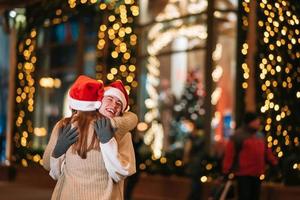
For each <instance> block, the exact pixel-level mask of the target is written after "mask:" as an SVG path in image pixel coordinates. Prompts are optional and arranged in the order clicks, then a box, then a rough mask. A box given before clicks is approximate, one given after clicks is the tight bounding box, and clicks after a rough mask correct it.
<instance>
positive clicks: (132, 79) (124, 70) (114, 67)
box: [96, 0, 139, 104]
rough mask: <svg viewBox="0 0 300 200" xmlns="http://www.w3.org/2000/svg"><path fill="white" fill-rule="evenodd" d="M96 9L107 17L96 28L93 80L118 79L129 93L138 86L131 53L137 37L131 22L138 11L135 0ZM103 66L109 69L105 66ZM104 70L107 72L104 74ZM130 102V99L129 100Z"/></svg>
mask: <svg viewBox="0 0 300 200" xmlns="http://www.w3.org/2000/svg"><path fill="white" fill-rule="evenodd" d="M99 9H100V10H101V11H106V13H107V15H106V16H105V19H104V20H103V23H102V24H100V25H99V29H98V43H97V51H98V52H97V56H98V62H97V63H98V64H97V66H96V78H97V79H103V78H106V79H107V80H109V81H113V80H117V79H121V80H123V81H124V82H125V88H126V90H127V92H128V93H129V94H130V92H131V89H132V88H134V89H135V88H137V86H138V82H137V76H136V59H135V52H134V48H135V46H136V44H137V35H136V34H135V33H134V32H133V22H134V17H137V16H138V15H139V8H138V6H137V5H136V2H135V1H134V0H126V1H124V4H120V5H117V1H111V2H110V3H109V4H105V3H100V4H99ZM105 63H106V64H107V63H108V64H109V66H106V67H104V64H105ZM104 69H107V70H109V71H107V73H103V72H104V71H103V70H104ZM103 74H106V77H103ZM132 103H133V99H130V104H132Z"/></svg>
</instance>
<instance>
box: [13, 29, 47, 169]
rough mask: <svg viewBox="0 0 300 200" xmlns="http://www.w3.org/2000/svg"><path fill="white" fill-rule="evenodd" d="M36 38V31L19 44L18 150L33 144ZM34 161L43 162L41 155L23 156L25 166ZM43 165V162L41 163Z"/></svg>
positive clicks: (17, 91) (17, 94) (16, 137)
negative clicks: (32, 117)
mask: <svg viewBox="0 0 300 200" xmlns="http://www.w3.org/2000/svg"><path fill="white" fill-rule="evenodd" d="M36 36H37V32H36V30H35V29H32V30H31V31H30V34H29V36H27V37H25V39H24V40H23V41H21V42H20V43H19V44H18V58H19V62H18V65H17V79H18V81H17V85H16V86H17V90H16V108H17V112H16V113H17V116H16V122H15V125H16V133H15V135H14V141H15V144H16V148H18V149H21V150H22V149H24V148H29V147H30V146H31V145H32V144H31V141H30V139H31V134H32V133H33V132H34V129H33V123H32V121H31V115H32V112H33V111H34V94H35V87H34V84H35V80H34V77H33V73H34V71H35V66H36V61H37V57H36V52H35V50H36ZM25 156H26V157H27V159H32V160H33V161H35V162H40V161H41V156H40V155H39V154H35V155H30V154H27V155H23V158H22V159H21V163H22V165H23V166H28V163H27V159H26V157H25ZM40 163H41V162H40Z"/></svg>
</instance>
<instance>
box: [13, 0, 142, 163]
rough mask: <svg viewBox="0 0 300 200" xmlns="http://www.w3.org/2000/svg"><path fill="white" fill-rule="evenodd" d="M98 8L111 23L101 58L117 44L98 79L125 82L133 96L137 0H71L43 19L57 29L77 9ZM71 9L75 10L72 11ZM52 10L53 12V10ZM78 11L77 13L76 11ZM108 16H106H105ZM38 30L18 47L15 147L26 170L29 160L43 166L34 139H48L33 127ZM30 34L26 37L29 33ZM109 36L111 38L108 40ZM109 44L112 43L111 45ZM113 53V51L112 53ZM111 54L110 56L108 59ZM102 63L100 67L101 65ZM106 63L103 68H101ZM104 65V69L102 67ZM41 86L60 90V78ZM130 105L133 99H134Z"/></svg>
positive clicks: (101, 36) (105, 28)
mask: <svg viewBox="0 0 300 200" xmlns="http://www.w3.org/2000/svg"><path fill="white" fill-rule="evenodd" d="M84 4H86V5H87V6H95V8H97V9H98V11H99V13H100V12H101V13H102V12H103V11H106V12H105V13H108V14H107V21H104V22H103V24H100V25H99V31H98V43H97V44H96V45H97V50H98V52H97V55H105V54H104V52H103V50H104V46H105V44H106V45H107V44H109V45H110V46H112V45H111V44H114V45H115V46H113V50H111V49H106V51H108V52H109V53H108V55H109V57H110V58H111V59H112V60H102V59H103V58H104V57H101V56H100V57H98V59H97V61H96V63H97V66H96V67H95V68H96V78H97V79H104V78H107V80H110V81H112V80H116V79H123V81H125V84H126V86H125V87H126V89H127V91H128V93H130V91H131V89H132V88H136V87H137V86H138V82H137V80H136V79H137V76H136V65H135V63H136V59H135V50H134V48H135V45H136V44H137V35H136V34H134V33H133V20H134V17H137V16H138V15H139V8H138V6H137V4H136V2H135V1H134V0H124V1H113V0H112V1H107V2H106V3H101V2H98V1H97V0H90V1H87V0H81V1H76V0H69V1H68V6H69V8H68V9H66V8H65V7H63V3H61V8H57V9H53V10H54V12H55V14H54V15H53V16H52V17H45V18H44V20H43V24H42V25H43V26H44V27H50V26H54V25H57V24H60V23H64V22H67V21H68V20H69V15H68V14H70V12H72V9H76V6H78V5H84ZM70 9H71V10H70ZM51 10H52V9H51ZM74 12H75V10H74ZM103 15H105V14H103ZM35 26H38V25H35V24H31V27H34V28H32V29H31V31H29V33H28V34H27V35H28V36H27V37H25V38H23V39H21V40H20V42H19V44H18V64H17V79H18V81H17V83H16V113H17V116H16V121H15V133H14V144H15V148H17V149H19V150H20V151H18V152H19V154H18V155H15V156H16V158H15V159H16V160H20V161H21V164H22V165H23V166H24V167H27V166H28V165H29V162H28V161H34V162H36V163H39V164H41V165H42V164H43V160H42V158H41V154H40V153H36V152H35V151H34V150H33V149H32V146H33V140H32V138H33V137H34V136H37V137H41V136H46V135H47V133H46V132H47V131H46V129H45V128H43V127H41V128H37V127H34V126H33V121H32V120H33V115H32V114H33V112H34V110H35V104H34V98H35V91H36V86H35V83H36V81H35V79H34V74H35V73H34V72H35V71H36V67H37V66H36V62H37V55H36V53H37V52H36V45H37V34H38V33H37V28H36V27H35ZM25 35H26V34H25ZM106 36H108V37H107V38H106ZM109 41H112V42H111V43H109ZM110 50H111V51H110ZM108 55H107V56H108ZM105 61H106V62H109V63H113V64H114V65H113V66H105V67H104V65H103V63H105ZM99 63H100V64H99ZM101 64H102V65H101ZM100 66H101V67H100ZM103 69H110V73H107V76H106V77H104V76H103V73H105V71H103ZM39 84H40V85H41V87H45V88H48V87H55V88H57V87H60V85H61V82H60V80H58V79H53V78H51V77H44V78H42V79H41V80H40V81H39ZM129 103H130V104H132V103H133V99H132V98H131V99H130V102H129Z"/></svg>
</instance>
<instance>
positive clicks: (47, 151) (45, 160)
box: [43, 122, 59, 171]
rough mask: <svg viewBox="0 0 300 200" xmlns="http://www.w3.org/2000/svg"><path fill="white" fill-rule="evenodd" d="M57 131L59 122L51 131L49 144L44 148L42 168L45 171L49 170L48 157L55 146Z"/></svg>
mask: <svg viewBox="0 0 300 200" xmlns="http://www.w3.org/2000/svg"><path fill="white" fill-rule="evenodd" d="M58 130H59V122H57V123H56V124H55V126H54V128H53V130H52V133H51V136H50V140H49V143H48V144H47V146H46V149H45V151H44V154H43V167H44V168H45V169H46V170H48V171H49V170H50V157H51V155H52V151H53V149H54V147H55V145H56V141H57V137H58Z"/></svg>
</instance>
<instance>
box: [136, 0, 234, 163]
mask: <svg viewBox="0 0 300 200" xmlns="http://www.w3.org/2000/svg"><path fill="white" fill-rule="evenodd" d="M144 3H145V2H144ZM207 5H208V2H207V1H205V0H198V1H197V0H194V1H192V0H186V1H167V2H166V6H165V7H164V9H162V10H160V11H157V10H156V13H155V14H153V11H152V12H151V11H148V13H141V20H142V22H141V29H140V32H141V35H140V41H141V43H140V49H141V50H140V52H141V54H140V57H141V59H140V67H141V68H142V70H141V72H142V74H141V76H140V79H141V84H143V85H142V87H141V90H143V91H141V94H143V95H140V102H141V103H143V105H140V108H141V109H140V110H141V113H142V114H141V115H142V118H143V119H142V120H143V121H144V122H146V123H147V124H148V127H147V128H148V129H147V130H146V131H145V137H144V142H145V143H146V144H148V145H150V146H151V149H152V151H153V155H154V157H156V158H159V157H160V156H162V155H165V153H166V152H171V151H174V150H177V149H184V148H185V147H184V146H185V142H186V140H187V139H188V138H189V137H190V136H191V135H196V136H198V137H199V138H201V137H204V134H207V133H205V126H204V124H205V123H211V127H212V129H211V130H212V132H211V133H210V135H211V141H212V144H219V143H222V142H223V141H224V138H228V137H229V135H230V134H231V130H232V128H233V126H234V105H235V92H234V91H235V67H236V63H235V60H236V38H237V37H236V35H237V31H236V28H237V14H236V12H237V1H216V4H215V10H214V18H215V19H214V27H215V28H214V31H215V33H214V36H215V37H214V38H213V43H214V44H215V45H214V51H213V55H212V58H211V59H212V60H213V69H212V74H211V76H212V80H213V83H212V85H211V86H210V87H212V88H211V90H212V94H211V107H212V112H213V114H212V118H211V119H206V118H205V116H206V115H205V111H206V108H205V106H204V101H205V98H206V96H207V93H206V91H207V87H208V86H206V85H205V84H206V81H205V80H206V78H207V77H205V71H206V70H207V66H206V65H207V61H206V53H207V45H209V44H208V41H207V36H208V35H207V27H208V24H207V23H208V21H209V20H208V19H207V16H208V15H207V12H208V10H207ZM152 6H153V7H155V5H152ZM142 7H143V6H142V5H141V9H143V8H142ZM143 15H147V16H152V17H153V19H152V20H151V19H150V20H149V19H148V22H143ZM144 17H145V16H144ZM144 19H145V18H144ZM145 21H147V20H146V19H145Z"/></svg>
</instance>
